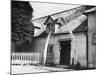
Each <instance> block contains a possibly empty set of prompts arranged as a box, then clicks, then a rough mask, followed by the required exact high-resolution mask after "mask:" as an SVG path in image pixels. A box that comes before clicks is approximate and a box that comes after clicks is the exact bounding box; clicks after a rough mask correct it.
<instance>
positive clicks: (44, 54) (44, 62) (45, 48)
mask: <svg viewBox="0 0 100 75" xmlns="http://www.w3.org/2000/svg"><path fill="white" fill-rule="evenodd" d="M50 36H51V32H49V34H48V37H47V40H46V43H45V47H44V53H43V65H44V66H45V64H46V59H47V48H48V44H49V40H50Z"/></svg>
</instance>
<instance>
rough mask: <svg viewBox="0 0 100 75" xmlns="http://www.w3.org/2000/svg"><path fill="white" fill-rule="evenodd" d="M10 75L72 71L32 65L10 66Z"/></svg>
mask: <svg viewBox="0 0 100 75" xmlns="http://www.w3.org/2000/svg"><path fill="white" fill-rule="evenodd" d="M11 68H12V70H11V73H12V74H21V73H39V72H57V71H70V70H72V69H63V68H54V67H46V66H33V65H24V66H20V65H12V67H11Z"/></svg>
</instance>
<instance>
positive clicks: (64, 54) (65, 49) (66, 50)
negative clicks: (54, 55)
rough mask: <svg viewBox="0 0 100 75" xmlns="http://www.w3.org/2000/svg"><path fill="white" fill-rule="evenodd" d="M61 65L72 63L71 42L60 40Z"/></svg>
mask: <svg viewBox="0 0 100 75" xmlns="http://www.w3.org/2000/svg"><path fill="white" fill-rule="evenodd" d="M60 46H61V50H60V65H69V64H70V51H71V42H70V40H68V41H60Z"/></svg>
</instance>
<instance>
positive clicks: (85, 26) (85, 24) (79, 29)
mask: <svg viewBox="0 0 100 75" xmlns="http://www.w3.org/2000/svg"><path fill="white" fill-rule="evenodd" d="M87 30H88V21H87V19H86V20H85V21H84V22H83V23H81V25H79V26H78V27H77V28H76V29H74V30H73V33H76V32H86V31H87Z"/></svg>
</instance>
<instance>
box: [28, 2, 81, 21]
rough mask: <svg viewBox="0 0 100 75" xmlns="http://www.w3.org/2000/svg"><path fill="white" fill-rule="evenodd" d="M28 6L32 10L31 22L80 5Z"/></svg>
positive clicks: (46, 4) (52, 4)
mask: <svg viewBox="0 0 100 75" xmlns="http://www.w3.org/2000/svg"><path fill="white" fill-rule="evenodd" d="M30 4H31V6H32V8H33V9H34V12H33V18H32V20H34V19H37V18H40V17H43V16H47V15H50V14H54V13H58V12H61V11H64V10H69V9H72V8H75V7H79V6H80V5H69V4H54V3H39V2H30Z"/></svg>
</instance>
